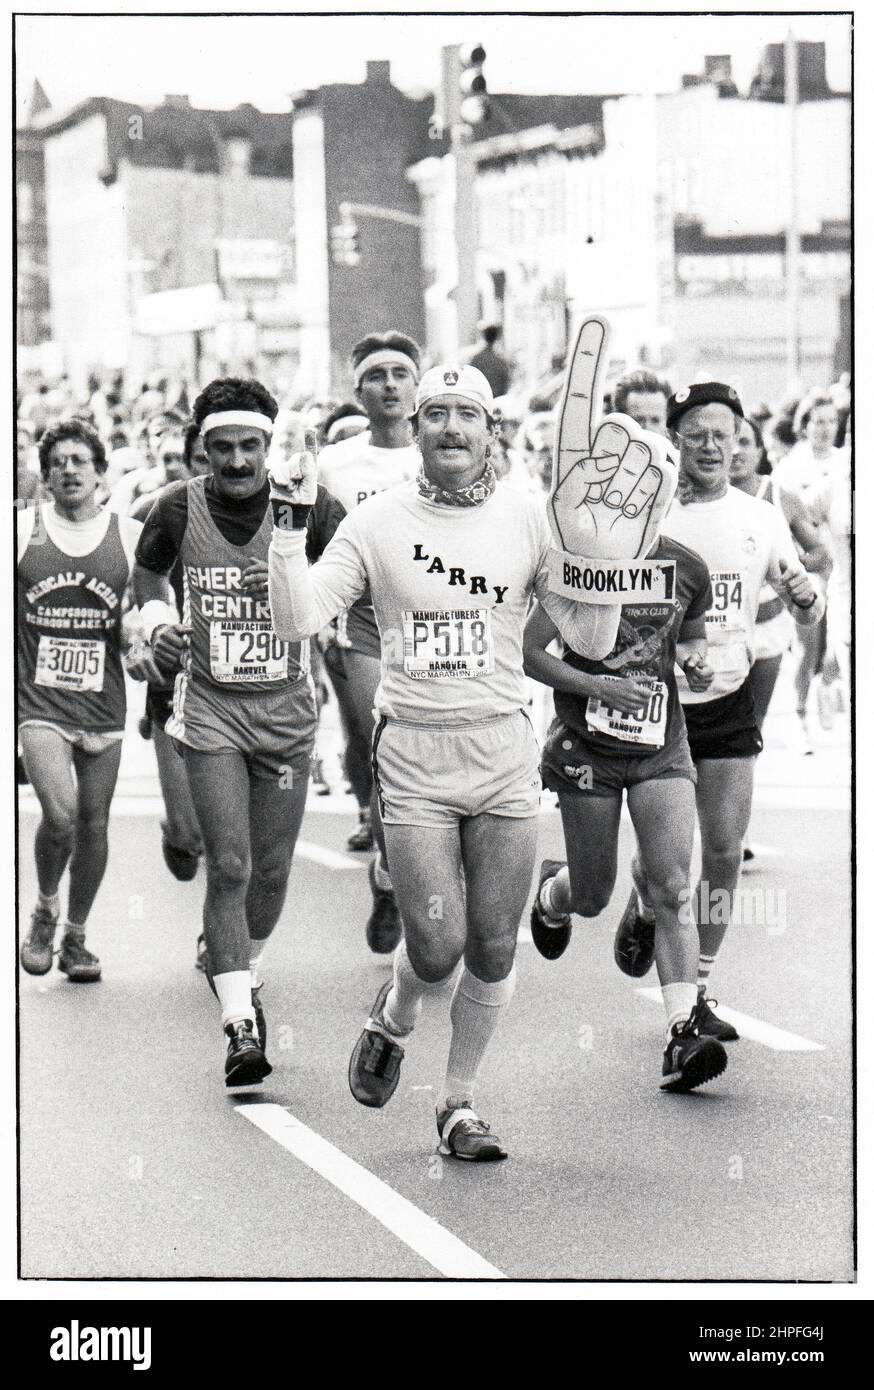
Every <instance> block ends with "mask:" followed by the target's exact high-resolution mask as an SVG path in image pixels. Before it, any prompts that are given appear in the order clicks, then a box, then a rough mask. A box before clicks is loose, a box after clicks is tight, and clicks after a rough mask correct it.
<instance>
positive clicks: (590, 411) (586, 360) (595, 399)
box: [553, 318, 607, 484]
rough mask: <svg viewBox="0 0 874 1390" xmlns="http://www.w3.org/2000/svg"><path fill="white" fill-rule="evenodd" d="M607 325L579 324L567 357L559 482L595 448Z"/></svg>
mask: <svg viewBox="0 0 874 1390" xmlns="http://www.w3.org/2000/svg"><path fill="white" fill-rule="evenodd" d="M606 339H607V325H606V324H605V322H604V321H603V319H600V318H588V319H585V320H584V322H583V323H582V324H581V326H580V331H579V333H578V334H577V340H576V343H575V344H574V348H573V351H572V353H571V355H570V358H569V359H568V367H567V375H566V378H565V385H564V391H563V392H562V397H561V405H560V406H559V416H558V428H557V430H556V436H555V453H554V462H553V482H554V484H558V483H560V482H561V481H562V480H563V479H564V477H565V475H566V474H567V472H568V470H569V469H570V468H572V467H573V465H574V463H575V462H576V461H577V460H578V459H579V458H580V457H581V455H583V454H588V453H591V452H592V435H593V433H594V428H595V415H596V412H597V409H598V405H599V398H600V391H601V385H600V381H601V375H602V366H603V361H604V357H605V351H604V349H605V343H606Z"/></svg>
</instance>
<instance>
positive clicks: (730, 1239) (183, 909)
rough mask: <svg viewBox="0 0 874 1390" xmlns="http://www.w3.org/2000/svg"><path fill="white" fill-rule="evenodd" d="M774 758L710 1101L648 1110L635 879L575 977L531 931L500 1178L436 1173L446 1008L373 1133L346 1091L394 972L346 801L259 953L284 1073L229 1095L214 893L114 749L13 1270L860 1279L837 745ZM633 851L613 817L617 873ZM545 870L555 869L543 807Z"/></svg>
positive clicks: (840, 735)
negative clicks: (733, 1037) (212, 955)
mask: <svg viewBox="0 0 874 1390" xmlns="http://www.w3.org/2000/svg"><path fill="white" fill-rule="evenodd" d="M789 732H790V726H789V721H788V717H784V716H783V715H781V714H780V713H779V712H778V713H777V714H776V715H775V716H774V718H773V720H772V725H771V729H770V730H769V733H770V738H769V745H770V747H769V751H768V752H766V754H765V755H764V756H763V758H762V760H761V765H760V779H759V794H758V797H757V805H756V810H755V812H754V819H753V836H752V838H753V841H754V843H755V844H756V846H757V848H758V852H757V856H756V859H755V861H754V863H753V866H752V869H751V871H750V872H748V873H746V874H745V876H744V880H743V884H744V887H745V888H746V889H748V890H754V889H761V890H763V892H765V893H766V894H767V895H769V896H767V895H766V896H765V897H764V898H763V899H761V900H760V902H761V903H762V904H763V906H764V908H765V909H766V911H767V914H768V922H769V923H770V925H768V924H767V923H765V922H764V921H760V923H759V925H756V926H737V927H736V928H734V929H733V932H732V935H731V936H730V937H729V940H728V943H727V945H726V947H725V950H724V952H723V955H722V956H721V957H720V960H719V964H718V967H717V972H715V974H714V980H713V992H714V993H715V994H716V995H717V997H718V998H719V999H720V1001H721V1003H722V1004H723V1005H728V1006H729V1008H732V1009H735V1010H737V1011H739V1012H741V1013H742V1014H743V1015H744V1017H745V1019H746V1020H748V1021H749V1022H745V1023H744V1025H743V1027H744V1031H746V1032H747V1033H751V1034H753V1036H745V1037H743V1038H742V1039H741V1041H740V1042H738V1043H735V1044H732V1045H730V1046H729V1067H728V1070H727V1071H726V1073H725V1074H724V1075H723V1076H722V1077H720V1078H719V1079H718V1080H717V1081H716V1082H713V1083H711V1084H710V1085H708V1086H707V1087H705V1088H704V1089H702V1090H701V1091H700V1092H695V1093H693V1094H691V1095H688V1096H668V1095H665V1094H664V1093H662V1092H661V1091H660V1090H659V1080H660V1066H661V1049H662V1046H663V1039H662V1026H663V1014H662V1009H661V1004H660V1002H658V999H657V998H656V999H653V998H650V997H649V996H648V995H647V994H645V993H642V992H641V990H653V989H654V988H655V987H656V986H657V980H656V977H655V971H653V972H651V974H650V976H649V977H647V979H645V980H643V981H632V980H629V979H627V978H625V977H624V976H623V975H621V974H620V973H619V971H618V970H617V969H616V967H615V965H614V963H613V958H612V934H613V929H614V926H615V921H616V918H617V914H618V913H619V912H621V909H622V906H623V904H624V901H625V898H626V896H627V892H628V878H627V869H624V868H623V870H622V871H621V875H620V880H619V883H618V885H617V889H616V893H615V895H614V898H613V902H612V904H611V906H610V908H609V909H608V910H607V911H606V912H605V913H604V914H603V915H602V917H601V918H599V919H598V920H597V921H595V922H594V923H583V922H581V921H579V920H578V922H577V926H576V930H575V932H574V937H573V940H572V942H571V946H570V948H569V949H568V951H567V953H566V955H565V956H564V957H563V958H562V959H561V960H560V961H558V962H555V963H549V962H546V961H544V960H542V959H541V957H540V956H539V955H537V953H536V952H535V951H534V948H533V946H532V945H531V943H530V940H526V939H525V938H526V936H527V933H526V932H524V931H523V933H522V940H521V942H520V946H519V953H518V970H519V983H518V988H517V992H516V996H515V999H514V1001H513V1004H512V1006H511V1009H510V1011H509V1012H508V1014H507V1016H506V1018H505V1020H504V1023H503V1026H502V1029H501V1032H500V1033H499V1034H498V1036H497V1038H496V1040H495V1042H494V1044H493V1046H492V1048H491V1050H490V1052H489V1054H488V1055H487V1058H486V1062H485V1065H484V1069H483V1073H482V1077H481V1083H480V1087H479V1090H478V1097H477V1099H478V1108H479V1109H480V1110H481V1112H482V1114H483V1115H484V1117H485V1118H487V1119H488V1120H489V1121H490V1122H491V1123H492V1126H493V1128H494V1129H495V1130H496V1132H497V1133H498V1134H500V1136H501V1137H502V1139H503V1140H504V1141H505V1143H506V1145H507V1147H508V1148H509V1150H510V1155H511V1156H510V1159H509V1161H508V1162H506V1163H501V1164H491V1165H465V1164H461V1163H457V1162H454V1161H451V1160H450V1161H444V1160H441V1159H440V1158H438V1157H437V1156H436V1154H435V1143H436V1131H435V1129H434V1110H433V1106H434V1099H435V1091H434V1088H435V1087H436V1085H437V1084H438V1083H439V1081H440V1077H441V1072H442V1064H443V1061H444V1059H445V1051H446V1047H447V1045H448V1022H447V1019H446V1016H445V1009H443V1010H441V1008H440V1007H438V1006H433V1005H432V1006H429V1007H428V1008H427V1010H426V1013H425V1015H424V1016H423V1019H422V1022H421V1025H420V1027H419V1028H418V1029H417V1031H416V1034H415V1036H414V1038H413V1039H412V1040H411V1042H410V1044H409V1045H408V1048H407V1056H406V1059H405V1061H404V1064H403V1072H402V1078H401V1084H400V1087H399V1089H398V1092H397V1094H396V1095H395V1097H394V1098H393V1100H392V1102H391V1103H390V1104H389V1106H387V1107H386V1109H385V1110H382V1111H367V1110H364V1109H362V1108H360V1107H359V1106H357V1105H356V1104H355V1102H354V1101H353V1100H352V1097H351V1096H350V1094H349V1091H348V1088H347V1083H346V1067H347V1062H348V1056H349V1052H350V1050H351V1048H352V1046H353V1044H354V1042H355V1039H356V1037H357V1035H358V1032H359V1031H360V1028H361V1025H362V1022H363V1019H364V1017H365V1016H366V1014H367V1011H368V1008H369V1006H370V1004H371V1002H372V999H373V996H374V994H375V993H376V990H377V989H378V987H379V985H380V983H381V982H382V980H383V979H384V978H385V977H386V975H387V973H388V964H387V961H386V960H385V959H384V958H378V957H374V956H371V955H370V954H369V952H368V950H367V948H366V945H365V943H364V938H363V923H364V920H365V918H366V916H367V912H368V904H369V892H368V887H367V876H366V873H365V865H366V856H361V855H358V856H354V855H348V854H347V853H346V852H345V840H346V836H347V835H348V833H349V831H350V829H351V828H352V825H353V821H354V817H353V815H352V814H351V809H350V802H349V801H348V799H347V798H342V797H336V798H335V797H332V798H330V799H329V800H316V799H312V800H311V803H310V809H309V810H308V812H307V816H306V820H305V823H304V828H303V832H302V839H303V841H304V853H303V854H302V855H300V856H299V857H298V858H297V860H296V863H295V866H294V869H293V873H292V885H291V890H290V892H289V898H288V903H287V906H286V909H285V912H284V914H283V918H282V921H281V922H280V925H279V927H278V928H277V931H276V934H275V936H274V937H273V939H272V940H271V943H270V945H269V947H268V951H267V954H266V956H265V971H266V979H267V984H266V985H265V990H264V1002H265V1006H266V1008H267V1012H268V1020H269V1028H270V1047H269V1053H270V1059H271V1061H272V1063H273V1067H274V1072H273V1075H272V1076H271V1077H270V1078H269V1080H268V1081H267V1082H266V1083H265V1084H264V1085H263V1086H262V1087H260V1088H257V1089H256V1090H252V1091H251V1092H250V1093H248V1095H247V1094H246V1093H239V1092H238V1093H228V1092H227V1091H226V1090H225V1087H224V1084H223V1056H224V1046H225V1044H224V1039H223V1037H222V1034H221V1030H220V1023H219V1017H218V1010H217V1005H216V1002H215V1000H214V998H213V996H212V994H211V993H210V991H209V989H208V987H207V985H206V983H205V981H204V979H203V977H202V976H201V975H200V974H198V973H197V972H196V971H195V969H194V966H193V961H194V945H195V938H196V936H197V933H198V931H199V920H200V905H201V899H202V892H203V882H202V872H201V874H200V875H199V876H198V879H197V880H195V882H194V883H191V884H179V883H176V882H175V881H174V880H173V879H172V878H171V877H170V875H169V874H168V872H167V870H166V869H165V867H164V863H163V859H162V857H161V853H160V835H159V829H158V820H159V814H158V810H157V805H156V802H155V800H154V792H155V781H154V777H153V774H152V771H151V764H150V761H149V760H150V758H151V750H150V748H149V746H148V745H146V744H141V743H139V744H137V743H134V742H133V741H131V742H130V745H129V751H126V755H125V770H124V775H123V778H122V781H121V784H120V787H119V794H118V796H117V799H116V803H115V807H114V814H113V817H112V821H111V850H110V864H109V870H108V873H107V877H106V880H105V883H104V886H103V889H102V890H101V894H100V897H99V899H98V903H97V906H96V908H95V912H94V915H93V919H92V926H91V930H90V934H89V944H91V945H92V947H93V948H94V949H95V950H97V952H98V953H99V955H100V957H101V959H102V962H103V969H104V978H103V980H102V982H101V983H99V984H97V985H90V986H81V985H79V986H77V985H72V984H70V983H69V982H68V981H67V980H66V978H65V977H64V976H62V975H60V974H59V972H58V971H57V970H53V971H52V973H51V974H50V975H48V976H46V977H44V978H43V979H35V978H32V977H29V976H25V975H23V974H22V975H21V979H20V1006H19V1023H20V1124H21V1140H20V1153H21V1271H22V1274H23V1275H24V1276H26V1277H28V1276H30V1277H43V1278H45V1277H55V1278H94V1277H104V1278H107V1277H108V1278H126V1277H133V1278H146V1277H150V1278H155V1277H164V1278H167V1277H175V1278H243V1277H245V1278H265V1277H269V1278H281V1279H298V1278H314V1277H322V1278H353V1279H354V1278H361V1279H374V1278H379V1279H384V1278H400V1279H422V1278H440V1277H441V1276H447V1275H448V1276H449V1277H499V1276H501V1275H503V1276H504V1277H506V1278H509V1279H552V1278H573V1279H694V1280H698V1279H774V1280H814V1281H820V1280H838V1281H844V1280H848V1279H850V1278H851V1277H852V1270H853V1251H852V1205H851V1203H852V1168H851V1161H852V1157H851V1156H852V1089H851V1088H852V1076H851V1052H850V1042H851V1012H850V1008H851V1005H850V985H851V951H850V946H851V942H850V916H849V848H848V844H849V842H848V827H849V811H848V800H849V798H848V791H847V744H846V721H843V726H842V727H839V728H838V729H837V730H835V731H834V732H833V733H832V734H829V735H822V734H820V735H819V736H818V749H817V753H816V755H815V756H814V757H813V758H801V757H799V756H797V755H796V754H795V753H794V752H792V751H791V750H790V749H788V748H786V747H785V746H783V745H785V743H786V742H787V740H788V737H789ZM21 805H22V814H21V821H20V834H21V841H20V849H21V867H20V874H21V904H22V913H21V915H22V919H23V921H24V924H25V929H26V921H27V917H28V916H29V911H30V907H31V905H32V901H33V895H34V891H35V878H34V870H33V863H32V839H33V832H34V829H35V826H36V816H35V814H34V812H33V804H32V801H31V798H30V795H29V793H27V792H25V794H24V795H23V797H22V801H21ZM629 845H630V829H629V827H628V825H627V823H626V822H625V821H623V828H622V846H623V853H622V854H621V856H620V862H622V863H623V864H627V858H628V855H627V850H628V848H629ZM540 849H541V852H542V854H544V855H548V856H550V857H560V856H561V854H562V842H561V826H560V821H559V818H558V815H557V814H556V813H555V811H554V810H552V809H550V808H546V809H544V813H543V815H542V817H541V830H540ZM780 895H782V896H780ZM760 913H761V910H760ZM262 1126H264V1127H262ZM265 1127H266V1128H265ZM374 1179H377V1180H378V1181H374Z"/></svg>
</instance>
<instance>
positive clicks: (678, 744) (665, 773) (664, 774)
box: [541, 719, 698, 798]
mask: <svg viewBox="0 0 874 1390" xmlns="http://www.w3.org/2000/svg"><path fill="white" fill-rule="evenodd" d="M541 772H542V773H543V785H544V786H545V787H546V788H547V789H548V790H549V791H551V792H564V793H570V794H571V795H575V796H605V797H614V798H615V797H620V798H621V796H622V793H623V791H624V790H627V789H628V788H629V787H637V786H640V784H641V783H642V782H658V781H666V780H668V779H669V778H672V777H686V778H688V779H689V781H690V782H696V781H697V780H698V779H697V774H696V772H695V768H694V766H693V764H692V758H691V755H690V753H689V744H688V741H687V739H686V735H685V733H684V734H683V735H682V737H680V738H675V739H673V740H672V741H671V742H670V743H667V744H666V745H665V747H664V748H659V749H658V750H657V751H656V752H655V753H648V754H645V755H644V756H643V757H641V755H640V754H639V753H638V752H636V751H635V749H634V747H633V746H632V747H631V748H629V751H628V752H627V753H605V752H604V750H603V748H600V747H598V746H597V745H595V744H593V743H591V742H590V741H589V740H588V739H587V738H586V736H585V734H583V733H580V731H579V730H578V729H571V728H569V727H568V725H567V724H564V723H562V721H561V720H560V719H555V720H553V723H552V725H551V727H550V730H549V733H548V735H547V738H546V745H545V747H544V749H543V761H542V763H541Z"/></svg>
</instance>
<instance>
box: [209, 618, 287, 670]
mask: <svg viewBox="0 0 874 1390" xmlns="http://www.w3.org/2000/svg"><path fill="white" fill-rule="evenodd" d="M209 665H210V670H211V672H212V678H213V680H216V681H234V682H239V681H258V682H261V681H281V680H284V679H285V677H286V674H287V672H288V648H287V646H286V643H285V642H283V641H281V640H280V639H279V638H278V637H277V636H276V633H275V632H274V631H273V629H272V628H271V626H270V624H269V623H257V622H243V621H241V622H235V621H233V620H232V619H230V618H222V619H220V620H218V621H216V622H211V623H210V625H209Z"/></svg>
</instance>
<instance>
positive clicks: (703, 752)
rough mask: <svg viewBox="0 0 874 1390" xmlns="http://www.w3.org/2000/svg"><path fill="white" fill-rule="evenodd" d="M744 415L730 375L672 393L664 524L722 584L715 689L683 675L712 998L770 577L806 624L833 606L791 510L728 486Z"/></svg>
mask: <svg viewBox="0 0 874 1390" xmlns="http://www.w3.org/2000/svg"><path fill="white" fill-rule="evenodd" d="M742 419H743V409H742V407H741V403H740V400H739V399H738V395H737V392H736V391H735V390H734V389H733V388H732V387H730V386H726V385H724V384H723V383H721V382H703V383H699V384H696V385H694V386H690V387H687V388H685V389H684V390H682V391H677V392H676V393H675V394H674V395H673V396H672V397H671V399H670V401H669V402H668V429H669V431H670V435H671V438H672V439H673V441H674V443H675V444H676V446H677V448H678V449H679V452H680V487H681V493H682V496H681V494H678V497H677V499H676V500H675V501H674V505H673V507H672V509H671V511H670V514H669V516H668V518H667V520H666V522H665V531H666V533H667V534H668V535H669V536H671V538H672V539H674V540H678V541H680V542H681V543H682V544H683V545H686V546H688V547H689V548H690V549H692V550H696V551H697V552H698V554H699V555H701V556H702V557H703V559H704V560H705V562H706V564H707V566H708V568H709V570H710V582H711V586H712V589H713V605H712V607H711V608H710V609H709V611H708V612H707V614H706V631H707V641H708V652H707V658H706V662H707V665H709V667H710V668H711V669H712V670H713V673H714V675H713V681H712V683H711V684H710V686H709V688H708V689H707V690H706V691H703V692H695V691H693V690H690V689H689V685H688V682H687V681H686V679H685V676H684V674H683V673H680V675H679V676H678V684H679V689H680V699H681V701H682V704H683V711H684V714H685V716H686V728H687V732H688V735H689V747H690V750H691V753H692V760H693V762H694V763H695V767H696V770H697V773H698V784H697V788H696V797H697V803H698V820H699V825H700V828H701V882H700V883H699V885H698V891H697V894H696V900H695V905H696V910H697V914H698V928H699V938H700V945H701V955H700V959H699V966H698V992H699V995H700V997H701V998H702V999H704V998H705V996H706V992H707V985H708V980H709V975H710V971H711V969H712V967H713V963H714V961H715V959H716V954H717V952H718V950H719V948H720V946H721V944H722V941H723V938H724V936H725V933H726V930H727V926H728V920H727V919H728V914H727V913H726V912H725V910H724V904H725V901H726V895H728V897H729V898H730V897H731V895H732V894H733V893H734V889H735V887H736V886H737V879H738V873H739V870H740V864H741V847H742V843H743V837H744V834H745V833H746V829H747V826H748V824H749V818H750V810H751V804H752V792H753V771H754V767H755V758H756V755H757V754H758V753H759V752H760V751H761V748H762V739H761V734H760V732H759V729H758V726H757V724H756V720H755V712H754V708H753V700H752V695H751V693H750V681H749V673H750V668H751V666H752V663H753V661H754V659H755V632H756V613H757V609H758V604H759V594H760V592H761V589H762V585H763V584H764V583H765V582H767V583H770V584H771V585H772V586H773V588H774V590H775V592H776V593H777V594H779V595H780V597H781V599H782V600H783V603H784V604H785V606H786V607H787V608H788V609H789V611H790V613H791V614H792V616H793V617H794V618H795V619H796V621H797V622H799V623H803V624H809V623H817V622H819V620H820V619H821V617H822V614H823V611H824V607H825V605H824V601H823V599H822V596H821V594H820V593H819V591H818V590H817V589H816V588H815V587H814V585H813V584H812V583H811V580H810V577H809V575H808V574H807V571H806V570H805V569H804V568H803V567H802V566H801V564H800V563H799V561H798V559H797V556H796V552H795V546H794V545H793V542H792V537H791V535H790V532H789V527H788V526H787V524H786V520H785V518H784V516H783V513H782V511H780V510H778V508H777V507H774V506H771V504H770V503H768V502H764V501H762V500H761V499H759V498H757V497H750V496H748V495H747V494H746V493H745V492H741V491H739V490H738V489H737V488H733V487H730V486H729V482H728V479H729V473H730V470H731V462H732V456H733V454H734V449H735V442H736V437H737V430H738V427H739V423H740V421H741V420H742ZM684 499H685V501H684ZM644 896H645V895H644ZM713 1002H715V1001H713ZM705 1008H706V1015H705V1020H704V1022H703V1023H702V1027H701V1031H702V1032H705V1033H709V1034H710V1036H712V1037H716V1038H719V1039H720V1040H721V1041H723V1042H726V1041H732V1040H733V1039H735V1038H736V1037H737V1032H736V1030H735V1029H734V1028H733V1027H732V1026H731V1025H730V1024H728V1023H726V1022H725V1021H724V1020H723V1019H720V1018H718V1017H717V1015H716V1014H715V1013H713V1011H712V1010H711V1009H710V1008H709V1005H706V1004H705Z"/></svg>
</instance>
